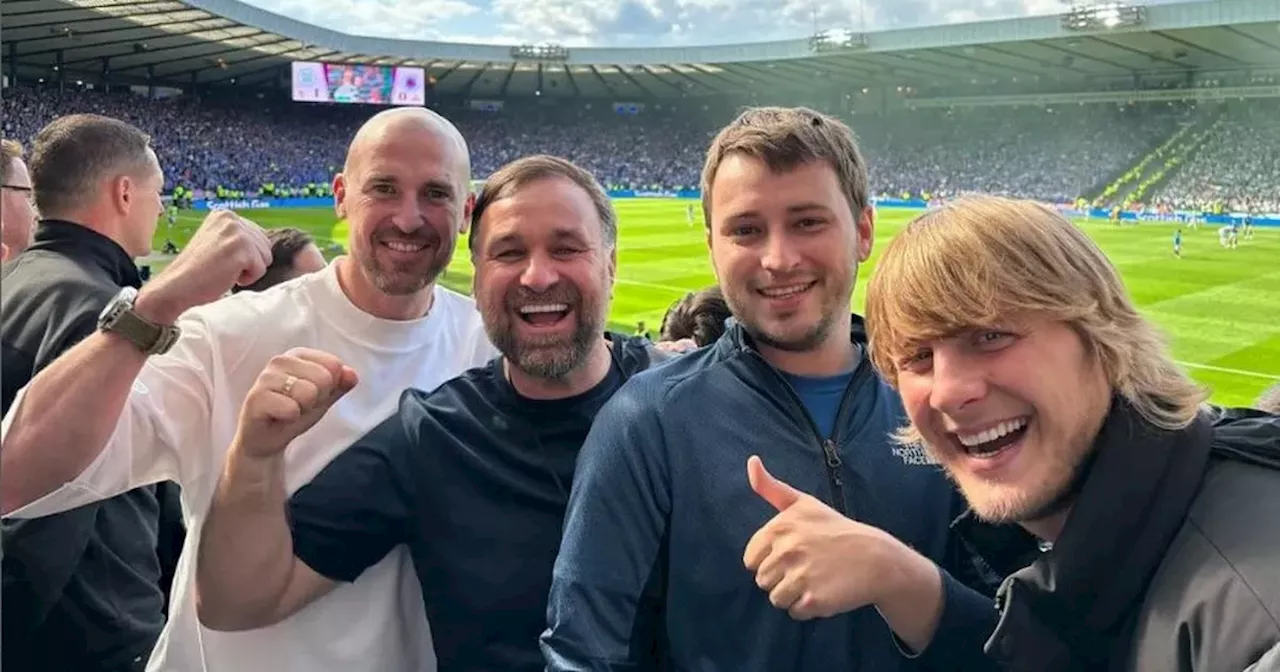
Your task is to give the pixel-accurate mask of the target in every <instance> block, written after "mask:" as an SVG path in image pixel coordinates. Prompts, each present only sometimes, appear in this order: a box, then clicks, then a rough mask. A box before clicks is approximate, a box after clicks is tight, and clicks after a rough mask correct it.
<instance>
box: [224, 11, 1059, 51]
mask: <svg viewBox="0 0 1280 672" xmlns="http://www.w3.org/2000/svg"><path fill="white" fill-rule="evenodd" d="M244 1H245V2H247V3H249V4H252V5H256V6H258V7H261V8H262V9H265V10H268V11H271V12H275V13H277V14H283V15H285V16H289V17H292V18H296V19H299V20H301V21H306V22H308V23H313V24H316V25H320V26H323V27H326V28H332V29H334V30H339V31H343V32H347V33H351V34H355V35H367V36H371V37H394V38H403V39H416V40H443V41H450V42H477V43H486V44H528V43H537V42H556V43H559V44H563V45H565V46H569V47H586V46H614V47H617V46H633V47H644V46H681V45H697V44H725V43H734V42H761V41H766V40H777V39H792V38H798V37H807V36H809V35H811V34H813V33H814V32H815V26H816V27H817V29H818V30H821V29H824V28H849V29H852V30H855V31H856V30H861V29H862V28H863V27H864V26H865V28H866V29H867V30H878V29H887V28H914V27H918V26H922V25H937V24H945V23H957V22H967V21H979V20H988V19H1003V18H1012V17H1021V16H1031V15H1042V14H1053V13H1057V12H1060V11H1062V10H1063V9H1065V8H1066V6H1067V5H1068V4H1069V3H1068V2H1067V1H1066V0H244Z"/></svg>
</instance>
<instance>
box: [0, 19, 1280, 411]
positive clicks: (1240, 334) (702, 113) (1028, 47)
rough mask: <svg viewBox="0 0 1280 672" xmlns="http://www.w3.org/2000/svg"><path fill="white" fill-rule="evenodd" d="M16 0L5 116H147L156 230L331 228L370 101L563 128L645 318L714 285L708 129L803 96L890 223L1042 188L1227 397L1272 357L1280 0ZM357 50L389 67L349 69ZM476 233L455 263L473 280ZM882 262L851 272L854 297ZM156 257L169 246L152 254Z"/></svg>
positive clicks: (477, 145) (337, 234)
mask: <svg viewBox="0 0 1280 672" xmlns="http://www.w3.org/2000/svg"><path fill="white" fill-rule="evenodd" d="M3 14H4V31H3V36H2V38H3V45H2V47H0V63H2V64H0V71H2V72H3V76H4V84H5V88H4V91H3V134H4V136H6V137H14V138H18V139H20V140H23V141H27V140H28V139H29V138H30V137H31V136H33V135H34V133H35V132H36V131H37V130H38V129H39V128H40V127H42V126H43V125H44V124H45V123H47V122H49V121H50V120H52V119H53V118H54V117H56V116H58V115H62V114H67V113H72V112H89V111H92V112H100V113H104V114H107V115H110V116H114V117H117V118H120V119H124V120H126V121H129V122H131V123H134V124H136V125H137V126H139V127H140V128H142V129H143V130H145V131H146V132H148V133H149V134H151V135H152V137H153V139H154V142H155V147H156V149H157V152H158V154H159V156H160V159H161V162H162V165H163V168H164V170H165V174H166V178H167V183H166V192H167V193H169V194H171V195H174V196H176V198H175V203H177V204H179V205H181V206H182V207H183V210H182V211H181V213H180V214H179V216H178V218H177V220H176V222H175V223H174V224H172V225H168V226H166V225H165V224H163V223H162V225H161V226H160V230H159V232H158V234H157V238H156V241H155V245H154V248H155V249H156V250H161V249H162V248H164V247H165V246H166V244H167V243H173V244H174V245H176V246H177V247H178V248H181V247H182V246H183V245H184V244H185V242H186V239H187V237H188V236H190V234H191V232H192V231H194V228H195V227H196V225H197V224H198V223H199V222H200V220H201V219H202V217H203V214H204V211H207V210H208V209H210V208H215V207H230V208H233V209H236V210H237V211H240V212H241V213H242V214H245V215H246V216H249V217H251V218H252V219H254V220H255V221H257V222H259V223H261V224H263V225H264V226H269V227H270V226H299V227H302V228H305V229H306V230H308V231H310V232H311V233H312V234H313V235H314V236H315V237H316V238H317V239H320V240H322V241H324V242H325V243H326V245H327V246H329V247H328V252H329V253H330V254H334V253H338V252H340V251H341V246H342V245H344V244H345V240H346V229H345V227H344V225H343V224H342V222H335V221H334V220H335V217H334V214H333V209H332V205H331V196H330V194H329V193H328V190H329V186H328V185H329V182H330V181H331V179H332V176H333V174H334V172H335V170H336V167H337V166H339V165H340V164H341V162H342V157H343V152H344V150H345V145H346V143H347V141H348V140H349V138H350V137H351V135H352V133H353V132H354V130H355V128H356V127H357V126H358V125H359V124H360V123H361V122H362V121H363V120H364V119H366V118H368V116H369V115H370V114H372V113H373V112H374V111H376V110H377V109H378V107H379V106H385V105H391V104H400V105H426V106H430V107H432V108H434V109H436V110H437V111H439V112H440V113H441V114H443V115H445V116H446V117H448V118H449V119H450V120H452V121H453V122H454V123H455V124H457V126H458V127H459V129H461V131H462V132H463V134H464V136H465V137H466V139H467V141H468V143H469V145H470V148H471V151H472V153H473V157H474V158H473V171H474V175H475V177H476V178H477V179H478V180H483V178H484V176H486V175H488V174H489V173H491V172H492V171H494V170H495V169H496V168H497V167H499V166H501V165H502V164H503V163H505V162H507V161H510V160H512V159H514V158H517V157H519V156H522V155H526V154H532V153H550V154H556V155H560V156H564V157H566V158H568V159H571V160H573V161H574V162H576V163H578V164H579V165H582V166H584V167H585V168H587V169H588V170H590V171H591V172H592V173H593V174H594V175H595V176H596V177H597V178H598V179H599V180H600V181H601V182H602V183H604V184H605V185H607V187H608V188H609V189H610V193H611V196H613V197H614V199H615V205H616V208H617V211H618V213H619V216H620V219H621V228H620V252H619V264H618V265H619V277H618V288H617V291H616V294H615V298H614V303H613V313H612V320H613V325H614V327H615V328H616V329H618V330H622V331H627V332H631V331H634V330H635V328H636V325H637V323H639V322H642V321H643V322H645V323H646V324H647V325H650V326H651V327H656V325H657V324H658V323H659V322H660V321H661V318H662V316H663V314H664V312H665V310H666V308H667V307H668V306H669V305H670V304H671V303H672V302H673V301H675V300H677V299H679V298H680V297H682V296H683V295H684V294H685V293H687V292H689V291H692V290H696V289H700V288H702V287H705V286H708V285H710V284H713V283H714V282H715V278H714V275H713V273H712V271H711V268H710V265H709V263H708V261H707V250H706V245H705V242H704V238H703V233H702V228H701V227H702V223H701V215H700V214H697V213H699V212H700V208H697V207H694V208H693V209H692V210H691V209H690V205H691V204H693V205H696V204H697V202H698V201H697V199H698V197H699V191H698V182H699V173H700V169H701V163H702V157H703V152H704V150H705V147H706V144H707V141H708V139H709V137H710V134H711V133H713V132H714V130H715V129H716V128H718V127H719V126H720V125H722V124H723V123H725V122H727V121H728V120H729V119H731V118H732V117H733V115H734V114H736V112H737V111H738V110H740V109H741V108H742V107H744V106H747V105H767V104H787V105H794V104H803V105H807V106H809V107H812V108H815V109H818V110H821V111H824V112H827V113H830V114H834V115H837V116H839V117H840V118H842V119H844V120H846V121H848V122H849V123H850V124H851V125H852V126H853V128H854V129H855V131H856V132H857V134H858V136H859V138H860V142H861V144H862V149H863V152H864V153H865V154H866V156H867V159H868V162H869V165H870V170H871V180H872V190H873V192H874V194H875V195H876V200H877V207H878V223H877V246H882V245H883V244H884V242H886V241H887V240H888V239H889V238H891V237H892V236H893V235H894V232H895V231H896V230H898V229H899V228H900V227H901V226H902V225H903V224H904V223H905V222H907V221H909V220H910V219H911V218H912V217H913V216H915V215H916V214H918V212H919V211H920V210H921V209H922V208H925V207H927V206H928V205H929V203H930V202H934V201H937V200H939V199H943V200H945V199H947V198H952V197H955V196H957V195H960V194H964V193H969V192H985V193H993V194H1003V195H1014V196H1020V197H1030V198H1035V199H1039V200H1042V201H1045V202H1049V203H1052V204H1054V205H1055V206H1057V207H1059V208H1061V209H1062V210H1063V211H1064V212H1067V213H1069V214H1070V216H1072V217H1073V218H1075V219H1076V220H1077V221H1078V222H1079V223H1080V226H1082V227H1084V228H1085V229H1086V230H1087V231H1088V232H1089V234H1090V235H1091V236H1093V237H1094V239H1095V240H1097V242H1098V243H1099V244H1100V245H1101V246H1102V248H1103V249H1104V250H1105V251H1106V252H1107V254H1108V255H1109V256H1110V258H1111V259H1112V260H1113V261H1114V262H1115V263H1116V264H1117V265H1118V266H1119V268H1120V269H1121V271H1122V273H1123V275H1124V277H1125V280H1126V282H1127V284H1128V287H1129V290H1130V291H1131V292H1132V293H1133V295H1134V296H1135V298H1136V299H1137V300H1138V302H1139V304H1140V305H1141V306H1142V308H1143V310H1144V311H1145V312H1146V313H1147V314H1148V315H1150V316H1151V317H1152V318H1154V319H1155V321H1156V322H1158V323H1159V324H1160V326H1161V327H1162V328H1164V329H1165V330H1166V331H1167V333H1168V334H1169V335H1170V337H1171V340H1172V344H1173V347H1174V351H1175V354H1176V357H1177V359H1178V360H1179V362H1180V363H1182V364H1183V365H1184V366H1185V367H1187V369H1188V370H1189V371H1191V372H1192V373H1193V375H1194V376H1195V377H1196V378H1197V379H1198V380H1200V381H1202V382H1204V383H1206V384H1208V385H1210V386H1212V388H1213V390H1214V397H1213V399H1214V401H1215V402H1218V403H1224V404H1248V403H1250V402H1251V401H1252V400H1253V399H1255V398H1256V397H1257V395H1258V393H1259V392H1260V391H1261V390H1263V389H1264V388H1266V387H1268V386H1269V385H1271V384H1273V383H1274V382H1276V381H1277V379H1280V319H1278V318H1277V316H1280V264H1278V263H1277V260H1280V154H1277V153H1276V151H1275V148H1276V147H1277V146H1280V83H1278V82H1280V6H1277V5H1276V3H1274V2H1254V1H1251V0H1197V1H1193V2H1186V3H1173V4H1158V5H1152V6H1127V5H1118V4H1109V5H1098V6H1086V5H1079V6H1072V7H1065V8H1064V9H1063V11H1062V13H1061V14H1059V15H1053V16H1039V17H1031V18H1020V19H1007V20H999V21H985V22H978V23H967V24H952V25H945V26H934V27H924V28H913V29H896V30H885V31H872V32H854V31H851V30H847V29H841V28H832V29H830V30H824V31H821V32H817V33H815V34H814V35H812V36H809V37H807V38H802V39H793V40H784V41H775V42H767V43H754V44H753V43H743V44H733V45H718V46H702V47H663V48H651V49H635V48H626V49H622V48H619V49H609V48H569V47H565V46H562V45H557V44H546V43H539V44H527V45H507V46H498V45H483V44H454V43H440V42H415V41H408V40H392V39H382V38H372V37H358V36H353V35H348V34H344V33H340V32H336V31H333V30H328V29H325V28H320V27H317V26H313V25H308V24H304V23H301V22H299V21H296V20H294V19H291V18H288V17H285V16H279V15H275V14H272V13H269V12H266V11H264V10H261V9H258V8H256V7H253V6H250V5H247V4H243V3H240V2H237V1H236V0H183V1H176V0H4V3H3ZM333 73H338V74H336V75H335V74H333ZM341 73H348V75H354V76H355V77H356V78H357V79H358V78H361V77H364V78H365V79H366V81H368V80H370V78H371V77H372V80H374V81H376V82H377V84H376V85H366V86H364V87H362V88H361V87H359V86H357V87H356V88H357V90H356V91H355V93H354V94H353V93H351V92H347V93H343V94H338V93H337V92H338V89H339V88H341V86H338V87H335V86H332V84H335V83H336V84H339V85H340V84H341V83H342V82H340V81H339V80H340V79H341V78H342V77H344V76H348V75H343V74H341ZM332 77H337V78H338V79H331V78H332ZM326 80H328V82H329V84H331V85H329V86H326V85H324V83H325V81H326ZM690 212H692V213H694V215H693V216H690V215H688V214H687V213H690ZM1245 217H1248V218H1250V220H1251V221H1252V223H1253V224H1254V225H1255V226H1256V233H1255V234H1253V235H1252V237H1249V238H1243V239H1242V240H1241V241H1240V244H1239V245H1238V246H1237V247H1226V246H1223V245H1220V244H1219V239H1218V231H1219V229H1220V227H1223V226H1227V225H1231V224H1233V223H1238V222H1240V221H1241V220H1242V219H1243V218H1245ZM1113 220H1114V221H1113ZM1193 223H1195V224H1197V226H1195V227H1194V228H1192V227H1191V226H1190V225H1191V224H1193ZM1175 227H1178V228H1180V229H1185V231H1184V235H1185V236H1186V238H1185V241H1186V242H1185V243H1184V245H1183V254H1182V256H1181V258H1178V257H1175V256H1174V255H1173V253H1172V247H1171V239H1172V237H1173V233H1174V229H1175ZM465 250H466V246H465V244H460V245H459V246H458V252H457V255H456V257H455V260H454V264H453V265H452V266H451V268H450V269H449V271H448V273H447V278H446V284H448V285H449V286H451V287H454V288H456V289H459V290H462V291H467V290H469V286H470V267H469V262H468V260H467V257H466V253H465ZM874 263H875V258H874V256H873V258H872V261H871V263H869V264H865V265H864V266H863V268H862V269H861V270H860V278H861V279H860V282H859V288H858V292H857V294H856V295H855V299H854V309H855V310H857V311H860V310H861V302H862V300H863V298H862V297H863V293H862V292H863V287H864V286H865V279H866V277H867V276H868V274H869V273H870V272H871V271H872V270H873V268H874ZM163 264H164V256H163V255H156V256H155V257H154V258H153V260H152V262H151V265H152V267H153V269H152V270H153V271H154V270H159V269H160V268H161V267H162V266H163Z"/></svg>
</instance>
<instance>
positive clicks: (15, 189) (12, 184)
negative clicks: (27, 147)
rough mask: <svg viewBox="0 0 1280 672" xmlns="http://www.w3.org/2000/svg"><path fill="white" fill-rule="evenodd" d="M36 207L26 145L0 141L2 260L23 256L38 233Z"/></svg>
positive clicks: (5, 140) (0, 256) (0, 259)
mask: <svg viewBox="0 0 1280 672" xmlns="http://www.w3.org/2000/svg"><path fill="white" fill-rule="evenodd" d="M35 228H36V208H35V200H34V198H33V196H32V190H31V176H30V175H29V174H28V172H27V164H26V163H25V162H23V160H22V145H20V144H18V143H17V142H15V141H13V140H10V139H8V138H4V139H0V246H2V247H0V250H3V252H2V253H0V261H3V260H4V259H9V258H12V257H16V256H18V255H19V254H22V251H23V250H25V249H27V246H28V245H30V244H31V238H32V236H33V235H34V234H35Z"/></svg>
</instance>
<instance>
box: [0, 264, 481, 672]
mask: <svg viewBox="0 0 1280 672" xmlns="http://www.w3.org/2000/svg"><path fill="white" fill-rule="evenodd" d="M339 263H353V262H352V261H350V260H342V261H341V262H337V261H336V262H334V263H332V264H330V265H329V266H328V267H327V268H325V269H324V270H322V271H320V272H317V273H313V274H310V275H306V276H302V277H300V278H297V279H294V280H291V281H289V282H287V283H284V284H281V285H279V286H277V287H274V288H272V289H270V290H268V291H266V292H262V293H249V292H245V293H241V294H237V295H234V296H230V297H227V298H224V299H222V300H220V301H217V302H216V303H212V304H209V305H206V306H201V307H199V308H195V309H192V310H191V311H189V312H187V313H186V314H184V315H183V316H182V318H181V320H180V321H179V325H180V326H181V327H182V336H181V338H180V339H179V341H178V342H177V344H175V345H174V347H173V349H172V350H170V351H169V352H168V353H166V354H165V355H162V356H157V357H153V358H151V359H150V360H149V361H148V362H147V363H146V366H144V367H143V369H142V373H141V374H140V375H139V376H138V379H137V382H136V383H135V384H134V386H133V393H132V394H131V395H130V396H129V401H128V403H127V404H126V406H125V410H124V412H123V413H122V414H121V418H120V421H119V423H118V424H117V425H116V428H115V431H114V433H113V434H112V436H111V438H110V440H109V441H108V443H107V446H106V448H105V449H104V450H103V451H102V453H101V455H100V456H99V457H98V458H97V460H96V461H94V463H93V464H92V465H91V466H90V467H89V468H88V469H86V470H85V472H84V473H83V474H81V475H80V476H79V477H77V478H76V479H75V480H74V481H72V482H70V483H67V484H66V485H64V486H62V487H61V488H59V489H58V490H56V491H54V492H52V493H50V494H48V495H47V496H45V497H43V498H41V499H39V500H37V501H35V502H32V503H31V504H29V505H28V506H26V507H23V508H22V509H20V510H18V511H15V512H14V513H13V514H12V516H13V517H17V518H31V517H38V516H46V515H50V514H52V513H56V512H60V511H66V510H68V509H72V508H75V507H78V506H82V505H84V504H87V503H89V502H95V501H100V500H103V499H107V498H109V497H113V496H115V495H118V494H121V493H123V492H126V491H128V490H131V489H133V488H137V487H140V486H143V485H147V484H150V483H156V482H159V481H165V480H172V481H175V482H177V483H178V484H180V485H181V486H182V508H183V512H184V516H185V518H186V523H187V540H186V545H185V546H184V548H183V551H182V557H181V559H180V560H179V563H178V568H177V574H176V576H175V577H174V582H173V597H172V606H171V607H170V613H169V623H168V625H167V626H166V628H165V630H164V633H163V634H162V635H161V636H160V641H159V643H158V644H157V645H156V649H155V651H154V652H153V654H152V656H151V660H150V663H149V664H148V666H147V670H148V672H159V671H164V672H201V671H203V672H258V671H261V672H292V671H294V670H297V671H298V672H351V671H353V670H378V671H379V672H383V671H386V672H399V671H405V672H409V671H412V672H419V671H421V670H434V669H435V665H436V663H435V653H434V651H433V649H432V646H431V636H430V631H429V629H428V624H427V620H426V613H425V609H424V607H423V604H422V593H421V591H420V589H419V586H418V583H417V581H418V580H417V577H416V574H415V573H414V569H413V566H412V564H411V561H410V560H409V556H408V554H407V553H406V552H405V550H404V548H403V547H401V548H399V549H396V550H395V551H394V552H392V553H391V555H389V556H388V557H386V558H385V559H383V561H382V562H380V563H378V564H377V565H376V566H374V567H372V568H370V569H369V571H367V572H366V573H365V574H364V575H363V576H361V577H360V579H359V580H358V581H356V582H355V583H353V584H340V585H339V586H338V587H337V588H335V589H334V590H333V591H332V592H330V593H329V594H328V595H325V596H324V597H322V598H320V599H319V600H317V601H316V602H314V603H312V604H310V605H308V606H307V607H306V608H305V609H303V610H301V611H299V612H298V613H297V614H294V615H293V616H292V617H290V618H288V619H287V620H285V621H283V622H281V623H278V624H276V625H274V626H271V627H268V628H263V629H260V630H253V631H249V632H234V633H227V632H215V631H213V630H209V629H206V628H204V627H202V626H201V625H200V622H199V620H198V618H197V615H196V606H195V577H196V569H195V561H196V553H197V544H198V541H199V533H200V526H201V523H202V522H203V521H204V519H205V516H206V514H207V512H208V509H209V504H210V501H211V500H212V498H213V490H214V487H215V486H216V485H217V482H218V478H219V476H220V475H221V473H222V468H223V461H224V458H225V456H226V452H227V448H228V447H229V446H230V444H231V440H232V437H233V435H234V434H235V429H236V424H237V421H238V419H239V414H240V406H241V404H242V403H243V401H244V398H245V396H246V395H247V394H248V392H249V389H250V387H252V386H253V383H254V381H255V380H256V379H257V377H258V374H259V373H261V371H262V369H263V368H264V367H265V366H266V364H267V362H268V360H270V359H271V357H272V356H274V355H278V354H282V353H284V352H285V351H287V350H289V349H290V348H293V347H298V346H303V347H309V348H314V349H317V350H322V351H325V352H329V353H332V354H334V355H336V356H338V357H339V358H340V359H342V360H343V362H344V363H346V364H347V365H349V366H351V367H352V368H353V369H355V371H356V374H357V376H359V383H358V384H357V385H356V387H355V389H353V390H352V391H351V392H349V393H348V394H347V395H346V396H345V397H343V398H342V399H341V400H340V401H339V402H338V403H337V404H336V405H335V406H334V407H333V408H332V409H330V410H329V412H328V413H327V414H326V415H325V416H324V418H323V419H321V420H320V422H319V423H317V424H316V426H315V427H313V428H312V429H311V430H310V431H308V432H307V433H305V434H303V435H302V436H300V437H299V438H298V439H297V440H295V441H294V442H293V443H292V444H290V446H289V448H288V451H287V452H286V454H285V463H286V473H285V478H286V487H287V488H288V491H289V492H290V493H292V492H294V491H296V490H297V489H298V488H300V487H302V486H303V485H304V484H306V483H307V482H308V481H310V480H311V479H312V478H314V477H315V475H316V474H317V473H319V472H320V470H321V469H323V468H324V467H325V465H327V464H328V463H329V462H330V461H331V460H332V459H333V458H334V457H336V456H337V455H338V454H339V453H340V452H342V450H344V449H345V448H346V447H347V446H349V445H351V444H352V443H353V442H354V441H355V440H356V439H358V438H359V437H361V436H362V435H364V434H365V433H366V432H367V431H368V430H370V429H372V428H373V427H374V426H375V425H377V424H378V423H379V422H380V421H382V420H384V419H386V418H387V417H389V416H390V415H391V414H392V413H393V412H394V411H395V408H396V403H397V401H398V398H399V395H400V392H401V391H402V390H404V389H406V388H409V387H416V388H419V389H426V390H430V389H434V388H435V387H437V386H438V385H440V384H441V383H443V382H444V381H446V380H449V379H450V378H453V377H455V376H457V375H459V374H460V373H462V372H463V371H465V370H467V369H469V368H472V367H475V366H480V365H481V364H483V363H485V362H487V361H489V360H490V359H491V358H493V357H494V356H496V355H497V350H496V349H495V348H494V347H493V345H492V344H491V343H490V342H489V339H488V337H487V336H486V335H485V332H484V327H483V324H482V323H481V321H480V315H479V313H478V311H477V310H476V307H475V304H474V302H473V301H472V300H471V299H470V298H468V297H465V296H462V295H460V294H457V293H454V292H451V291H449V290H447V289H443V288H440V287H437V288H436V289H435V299H434V304H433V306H432V308H431V311H430V314H429V315H427V316H426V317H424V318H422V319H419V320H413V321H405V322H396V321H388V320H382V319H378V318H376V317H373V316H371V315H369V314H367V313H364V312H363V311H361V310H359V309H358V308H356V306H355V305H353V304H352V303H351V302H350V301H349V300H348V299H347V297H346V295H345V294H344V293H343V292H342V290H341V288H340V287H339V284H338V278H337V268H338V265H339ZM23 396H24V395H23V393H21V392H20V393H19V395H18V397H17V398H16V399H15V401H14V403H13V408H15V409H16V408H17V407H18V406H19V405H20V404H21V403H22V398H23ZM12 417H13V410H12V409H11V411H10V413H9V415H8V417H7V418H6V419H5V423H4V427H3V433H4V434H7V433H8V427H9V418H12ZM423 449H424V450H429V449H430V446H423Z"/></svg>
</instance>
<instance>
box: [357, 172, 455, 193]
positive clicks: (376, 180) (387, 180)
mask: <svg viewBox="0 0 1280 672" xmlns="http://www.w3.org/2000/svg"><path fill="white" fill-rule="evenodd" d="M365 183H366V184H399V183H400V180H399V179H397V178H396V176H395V175H383V174H377V175H370V176H369V177H368V178H366V179H365ZM422 187H426V188H429V189H439V190H441V191H446V192H448V193H449V195H451V196H452V195H453V193H454V191H455V190H456V187H455V186H454V185H453V183H451V182H448V181H447V180H441V179H438V178H432V179H430V180H427V181H426V182H423V183H422V184H421V185H419V188H422Z"/></svg>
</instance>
